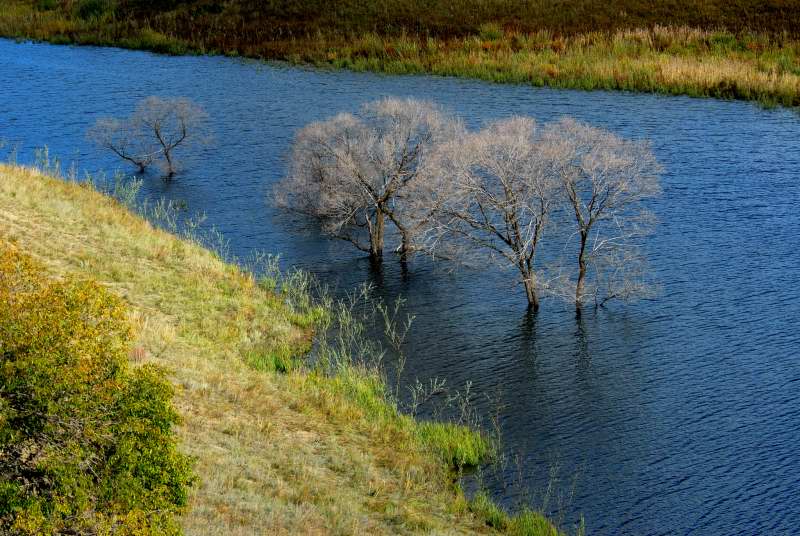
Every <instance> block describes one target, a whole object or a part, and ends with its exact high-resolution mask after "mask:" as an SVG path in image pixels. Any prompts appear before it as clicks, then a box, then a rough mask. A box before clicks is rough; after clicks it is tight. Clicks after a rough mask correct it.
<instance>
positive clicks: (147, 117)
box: [89, 97, 208, 178]
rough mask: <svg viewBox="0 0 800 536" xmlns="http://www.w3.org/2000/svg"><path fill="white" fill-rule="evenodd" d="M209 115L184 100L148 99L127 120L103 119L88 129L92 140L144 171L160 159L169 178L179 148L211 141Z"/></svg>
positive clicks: (176, 165)
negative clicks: (209, 136)
mask: <svg viewBox="0 0 800 536" xmlns="http://www.w3.org/2000/svg"><path fill="white" fill-rule="evenodd" d="M207 118H208V115H207V114H206V113H205V111H203V109H202V108H201V107H200V106H198V105H197V104H195V103H193V102H192V101H190V100H188V99H184V98H175V99H162V98H160V97H147V98H146V99H144V100H143V101H141V102H140V103H139V104H138V105H137V107H136V110H135V111H134V113H133V114H132V115H131V116H130V117H128V118H125V119H114V118H102V119H100V120H98V121H97V122H96V123H95V125H94V126H93V127H92V128H91V129H90V130H89V138H90V139H91V140H93V141H94V142H95V143H97V144H98V145H100V146H101V147H105V148H107V149H109V150H111V151H112V152H113V153H114V154H116V155H117V156H119V157H120V158H122V159H124V160H127V161H129V162H131V163H133V164H134V165H136V166H137V167H138V168H139V171H140V172H144V170H145V168H147V167H148V166H150V165H151V164H152V163H153V162H155V161H156V160H158V159H161V160H162V162H163V168H164V173H165V174H166V177H168V178H171V177H173V176H175V173H176V172H177V170H178V163H177V160H176V157H175V152H176V150H177V149H178V148H179V147H186V146H188V145H191V144H197V143H202V142H205V141H206V140H207V139H208V135H207V129H206V120H207Z"/></svg>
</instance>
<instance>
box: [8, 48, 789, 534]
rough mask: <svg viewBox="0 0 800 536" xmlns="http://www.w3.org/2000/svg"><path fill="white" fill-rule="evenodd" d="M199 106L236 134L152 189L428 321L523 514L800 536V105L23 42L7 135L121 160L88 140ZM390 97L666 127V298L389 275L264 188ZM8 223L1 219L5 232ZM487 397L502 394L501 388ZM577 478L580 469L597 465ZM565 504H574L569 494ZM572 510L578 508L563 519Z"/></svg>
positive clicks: (485, 111)
mask: <svg viewBox="0 0 800 536" xmlns="http://www.w3.org/2000/svg"><path fill="white" fill-rule="evenodd" d="M153 94H155V95H162V96H187V97H190V98H192V99H194V100H195V101H197V102H198V103H200V104H201V105H202V106H204V107H205V108H206V110H207V111H208V112H209V114H210V115H211V117H212V126H213V130H214V134H215V138H216V142H215V143H214V144H213V145H211V146H209V147H206V148H202V149H200V150H198V151H196V152H194V153H193V154H189V155H187V158H186V159H185V163H186V171H185V172H184V173H183V174H181V175H180V176H179V177H178V178H177V179H176V180H174V181H172V182H170V183H165V182H163V181H161V180H160V179H159V178H158V177H157V176H155V175H153V176H146V177H144V181H145V182H144V190H143V192H144V194H145V195H146V196H147V197H149V198H154V199H155V198H159V197H161V196H166V197H168V198H171V199H175V200H179V201H183V202H185V203H186V204H187V206H188V207H189V210H191V211H202V212H205V213H206V215H207V217H208V220H207V221H208V223H209V224H213V225H215V226H216V227H217V228H219V229H220V230H221V231H222V233H223V234H224V235H225V236H226V238H227V239H229V240H230V246H231V249H232V252H233V253H234V254H236V255H238V256H240V257H246V256H247V255H248V254H249V253H250V252H252V251H254V250H265V251H270V252H275V253H280V254H281V256H282V260H283V263H284V264H285V265H286V266H299V267H302V268H305V269H308V270H310V271H312V272H314V273H316V274H317V275H318V276H319V277H320V278H321V279H322V280H323V281H325V282H327V283H330V284H331V285H333V286H335V288H337V289H339V290H340V291H341V292H344V291H346V290H347V289H350V288H353V287H355V286H356V285H358V284H359V283H361V282H362V281H370V282H372V283H374V284H375V285H376V289H377V290H376V291H377V293H378V294H379V295H380V296H381V297H383V298H385V299H387V300H392V299H393V298H394V297H396V296H399V295H402V296H403V297H405V298H406V299H407V309H408V311H409V312H411V313H413V314H415V315H416V320H415V322H414V325H413V328H412V330H411V333H410V338H409V341H408V345H407V354H408V363H407V365H406V373H405V377H406V379H410V378H412V377H414V376H418V377H420V378H423V379H427V378H431V377H434V376H436V377H440V378H444V379H446V380H447V383H448V385H449V386H451V387H456V388H457V387H463V385H464V384H465V383H466V382H468V381H471V382H472V392H473V393H477V395H478V396H477V397H476V403H477V405H478V409H479V410H480V411H481V412H482V414H483V415H484V417H485V418H487V419H488V418H490V416H492V415H494V414H496V415H497V418H498V421H499V423H500V428H501V430H502V433H503V445H504V449H505V451H506V453H507V454H508V456H509V458H511V459H512V460H514V461H513V462H512V463H509V464H508V465H507V466H506V467H505V469H504V470H503V471H501V472H500V474H493V473H491V472H490V473H489V474H487V475H486V477H485V481H486V485H487V486H489V488H490V490H491V491H492V493H493V495H494V497H495V498H496V499H498V500H499V501H501V502H502V503H503V504H504V505H506V506H508V507H509V508H513V507H514V506H515V505H517V504H519V503H520V502H530V503H532V504H533V505H534V506H541V504H542V501H543V499H542V490H544V489H545V488H546V487H547V485H548V482H549V481H550V480H551V476H550V474H551V472H552V467H554V466H556V465H557V466H558V478H559V479H560V480H559V481H558V482H556V486H555V487H556V490H557V494H561V493H569V491H570V488H571V486H572V483H573V480H575V488H574V490H575V491H574V496H573V497H572V499H571V500H565V501H559V500H557V498H556V497H552V498H551V499H550V500H549V501H548V502H547V505H546V507H547V508H546V509H547V510H548V512H549V513H550V514H551V515H554V516H558V515H561V514H563V515H564V516H565V519H567V520H568V522H572V521H574V520H575V518H576V516H577V515H578V514H579V513H582V514H583V515H584V516H585V518H586V522H587V526H588V529H589V533H590V534H689V533H691V534H709V535H724V534H792V533H793V532H794V531H796V530H797V529H796V527H797V526H798V523H800V500H798V498H800V497H799V495H798V491H797V490H798V489H800V456H798V447H797V445H798V442H800V360H799V359H798V354H799V353H800V352H798V348H800V335H798V330H797V326H798V325H800V285H798V282H799V281H800V268H798V266H797V262H796V252H797V250H798V248H800V238H798V235H797V228H798V224H800V212H798V208H797V207H798V206H800V117H798V115H797V114H796V113H794V112H791V111H788V110H782V109H777V110H763V109H760V108H758V107H756V106H754V105H751V104H747V103H740V102H720V101H714V100H701V99H690V98H683V97H660V96H651V95H633V94H626V93H606V92H596V93H585V92H575V91H558V90H548V89H534V88H530V87H525V86H502V85H492V84H485V83H480V82H473V81H467V80H457V79H447V78H436V77H417V76H415V77H391V76H382V75H374V74H356V73H349V72H332V71H318V70H314V69H301V68H291V67H286V66H282V65H265V64H260V63H257V62H250V61H238V60H231V59H225V58H209V57H163V56H156V55H152V54H148V53H142V52H130V51H122V50H117V49H98V48H75V47H56V46H51V45H41V44H16V43H14V42H11V41H6V40H0V138H5V139H6V140H8V141H10V142H12V143H17V144H18V145H19V149H18V150H19V155H20V160H30V159H31V155H32V154H33V148H34V147H37V146H42V145H45V144H47V145H49V147H50V152H51V154H52V155H58V156H60V157H61V159H62V160H63V161H64V163H65V165H68V164H69V163H70V162H72V161H74V162H75V163H76V165H77V166H78V168H80V169H87V170H89V171H92V172H97V171H100V170H104V171H106V172H109V173H110V172H112V171H113V170H114V169H115V168H118V167H121V166H120V164H119V163H118V162H117V161H115V160H113V159H112V158H110V157H109V156H108V155H106V154H104V153H102V152H100V151H99V150H98V149H96V148H94V147H92V146H91V145H90V144H89V143H88V142H87V141H86V139H85V131H86V129H87V128H88V127H89V126H90V125H91V124H92V123H93V122H94V120H95V119H96V118H97V117H99V116H102V115H124V114H127V113H128V112H129V111H130V110H131V109H132V108H133V106H134V105H135V103H136V102H137V101H138V100H140V99H141V98H143V97H146V96H149V95H153ZM387 95H395V96H414V97H418V98H426V99H431V100H434V101H436V102H438V103H440V104H442V105H443V106H445V107H448V108H450V109H452V110H454V111H456V112H457V113H459V114H460V115H462V116H463V117H464V118H465V120H467V121H468V122H469V123H470V124H471V125H473V126H478V125H480V124H481V123H482V122H484V121H486V120H489V119H494V118H497V117H505V116H509V115H512V114H519V113H522V114H528V115H531V116H534V117H536V118H537V119H539V120H542V121H546V120H550V119H554V118H558V117H561V116H563V115H571V116H574V117H576V118H579V119H581V120H584V121H588V122H591V123H593V124H596V125H598V126H602V127H605V128H608V129H611V130H613V131H614V132H616V133H618V134H620V135H623V136H626V137H631V138H648V139H651V140H652V142H653V148H654V151H655V153H656V155H657V156H658V157H659V159H660V161H661V162H662V163H663V164H664V166H665V168H666V172H665V174H664V177H663V186H664V196H663V198H661V199H660V200H658V202H656V203H655V204H654V205H653V209H654V210H655V211H656V213H657V214H658V216H659V218H660V220H661V224H660V226H659V227H658V231H657V233H656V235H655V236H654V238H653V240H652V243H651V246H650V252H651V260H652V265H653V267H654V270H655V271H656V273H657V276H658V279H659V280H660V282H661V284H662V285H663V292H662V295H661V296H660V297H659V298H658V299H656V300H653V301H647V302H643V303H639V304H636V305H633V306H619V305H615V306H613V307H610V308H608V309H603V310H599V311H589V312H587V314H584V316H583V318H582V319H581V320H580V321H576V319H575V315H574V312H573V311H572V310H571V308H570V307H569V306H568V305H564V304H561V303H558V302H546V303H545V304H544V306H543V310H542V311H541V312H540V314H539V315H538V316H537V317H531V316H530V315H528V314H526V308H525V300H524V296H523V294H522V293H521V291H520V289H518V288H514V287H513V286H512V285H511V284H510V281H511V277H512V274H509V273H502V272H499V271H496V270H489V271H488V272H482V273H477V272H474V271H469V270H460V271H456V272H455V273H448V272H447V271H445V270H441V269H435V268H433V267H431V266H430V264H429V263H427V262H416V263H414V264H412V266H411V269H410V272H409V273H407V274H404V273H403V272H402V271H401V269H400V266H399V263H397V262H394V260H392V259H388V260H387V262H386V263H385V266H384V267H383V270H382V271H381V272H375V271H374V270H372V269H371V266H370V263H369V262H368V261H367V260H366V259H364V258H363V257H362V256H361V255H360V254H359V253H358V252H355V251H353V250H352V249H350V248H349V247H348V246H347V244H346V243H343V242H336V241H329V240H325V239H323V238H321V237H319V236H317V235H315V234H314V233H312V232H303V231H302V230H300V229H299V228H298V227H297V225H296V224H295V223H294V222H292V221H291V220H290V219H287V218H285V217H282V216H281V215H280V214H278V213H277V212H276V211H275V210H274V209H273V208H271V207H270V206H269V205H268V204H267V203H266V201H265V197H266V194H267V192H268V191H269V189H270V186H271V184H273V183H274V182H275V181H276V180H278V179H279V178H280V177H281V175H282V174H283V172H284V170H285V157H286V151H287V149H288V146H289V143H290V141H291V138H292V136H293V134H294V132H295V131H296V129H297V128H299V127H302V126H303V125H305V124H306V123H308V122H309V121H312V120H315V119H320V118H324V117H327V116H329V115H332V114H334V113H336V112H339V111H347V110H355V109H356V108H357V107H358V106H359V105H360V104H361V103H363V102H365V101H369V100H372V99H375V98H379V97H382V96H387ZM1 228H2V222H0V229H1ZM484 395H488V397H489V398H491V400H488V399H487V397H486V396H484ZM574 477H577V478H574ZM560 502H563V504H559V503H560ZM559 510H560V511H559Z"/></svg>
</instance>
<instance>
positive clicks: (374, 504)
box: [0, 165, 491, 535]
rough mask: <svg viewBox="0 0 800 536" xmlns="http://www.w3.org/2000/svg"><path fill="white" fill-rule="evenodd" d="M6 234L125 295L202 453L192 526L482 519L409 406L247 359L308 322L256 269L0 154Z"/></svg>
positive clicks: (297, 335) (251, 528)
mask: <svg viewBox="0 0 800 536" xmlns="http://www.w3.org/2000/svg"><path fill="white" fill-rule="evenodd" d="M0 240H5V241H9V242H12V243H15V244H17V245H18V246H19V247H20V248H22V249H23V250H24V251H25V252H27V253H28V254H30V255H32V256H34V257H35V258H37V259H39V261H41V262H42V263H44V264H45V265H46V266H47V268H48V269H49V271H51V272H52V274H53V275H55V276H59V275H66V274H74V275H77V276H80V277H90V278H93V279H95V280H97V281H99V282H101V283H103V284H105V285H107V286H108V287H110V288H111V289H113V291H114V292H116V293H118V294H119V295H121V296H123V297H124V298H125V300H126V301H127V302H129V304H130V310H131V311H132V313H131V315H132V317H133V321H134V324H135V325H136V327H137V329H138V340H137V342H136V346H135V348H134V349H133V351H132V352H131V359H132V360H133V361H135V362H153V363H157V364H159V365H161V366H163V367H166V368H167V369H168V371H169V373H170V378H171V379H172V381H173V382H174V383H175V384H176V385H177V386H178V394H177V397H176V404H177V405H178V407H179V410H180V412H181V414H182V415H183V418H184V423H183V425H182V426H181V428H180V431H179V433H180V437H181V440H182V445H183V449H184V450H185V452H187V453H189V454H191V455H192V456H194V457H195V458H196V459H197V466H196V471H197V474H198V476H199V483H198V484H197V485H196V487H195V488H194V489H193V491H192V498H191V508H190V510H189V511H188V513H187V514H186V516H185V518H184V519H183V521H182V524H183V526H184V528H185V531H186V533H187V534H227V535H238V534H413V533H428V534H429V533H434V534H467V533H476V532H477V533H487V532H491V530H490V529H489V528H487V526H486V524H485V522H483V521H481V520H479V519H478V518H477V517H476V516H475V515H474V514H472V513H471V512H470V509H469V506H468V504H467V502H466V501H465V500H464V498H463V496H462V495H461V494H460V492H458V491H457V489H456V488H455V487H454V486H453V485H452V482H451V479H452V475H451V474H450V473H449V471H448V469H447V468H446V467H444V464H443V463H442V462H441V460H440V459H438V458H437V457H436V456H435V455H434V454H433V453H431V452H429V451H428V450H427V449H426V448H424V446H422V445H421V444H420V442H419V440H418V439H417V435H416V434H415V432H414V430H415V426H418V425H416V424H415V423H414V422H413V421H412V420H411V419H409V418H407V417H404V416H398V415H389V416H387V417H385V418H374V416H372V417H371V416H370V415H368V414H367V412H366V410H365V409H364V408H363V405H359V404H358V403H356V401H355V400H353V399H352V398H351V397H348V396H346V395H345V393H346V391H347V387H348V386H347V385H345V384H346V383H347V379H346V378H337V377H334V378H330V377H325V376H322V375H319V374H316V373H312V372H308V371H306V372H303V371H302V370H297V371H294V372H290V373H288V374H278V373H269V372H258V371H255V370H253V369H251V368H249V367H248V366H246V364H245V363H244V360H243V359H242V355H241V354H242V352H243V351H244V350H246V349H250V348H253V347H254V345H255V346H257V347H259V348H262V349H263V351H267V352H275V353H277V354H281V353H286V352H290V351H298V350H300V349H303V348H305V347H306V345H307V344H308V337H309V333H308V332H307V331H306V330H304V329H303V328H302V327H301V326H299V325H297V324H295V323H293V321H292V319H293V318H294V317H293V315H292V313H290V312H289V311H287V310H286V309H285V308H284V306H283V305H282V304H281V302H280V301H278V300H277V299H276V298H275V296H273V295H272V294H269V293H267V292H265V291H264V290H262V289H261V288H260V287H259V286H258V285H257V284H256V283H255V282H254V281H253V279H252V277H251V276H250V275H248V274H246V273H243V272H241V271H240V270H239V269H238V268H236V267H234V266H231V265H228V264H225V263H223V262H221V261H220V260H219V259H218V258H217V257H216V256H215V255H214V254H212V253H210V252H209V251H206V250H204V249H202V248H200V247H198V246H196V245H194V244H191V243H188V242H185V241H181V240H180V239H178V238H176V237H174V236H172V235H169V234H167V233H164V232H162V231H160V230H156V229H154V228H153V227H152V226H151V225H150V224H148V223H147V222H146V221H144V220H142V219H141V218H140V217H138V216H136V215H134V214H132V213H130V212H128V211H127V210H125V209H124V208H122V207H121V206H120V205H119V204H118V203H116V202H115V201H113V200H112V199H110V198H107V197H104V196H102V195H100V194H98V193H97V192H95V191H93V190H92V189H91V188H89V187H86V186H81V185H78V184H74V183H67V182H64V181H61V180H58V179H54V178H51V177H45V176H43V175H41V174H40V173H38V172H36V171H34V170H31V169H27V168H21V167H10V166H4V165H0Z"/></svg>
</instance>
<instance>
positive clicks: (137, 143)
mask: <svg viewBox="0 0 800 536" xmlns="http://www.w3.org/2000/svg"><path fill="white" fill-rule="evenodd" d="M87 136H88V138H89V139H90V140H92V141H93V142H94V143H96V144H97V145H99V146H100V147H103V148H105V149H108V150H110V151H111V152H113V153H114V154H116V155H117V156H118V157H120V158H122V159H123V160H127V161H128V162H130V163H131V164H133V165H135V166H136V167H137V168H138V169H139V173H144V171H145V169H146V168H147V167H148V166H150V164H152V163H153V160H155V158H156V157H157V156H158V148H157V147H155V146H154V144H153V142H152V140H150V139H148V138H146V137H144V136H143V135H142V132H141V131H139V130H138V129H136V128H134V125H133V123H132V122H131V121H129V120H125V121H121V120H119V119H115V118H113V117H104V118H101V119H98V120H97V122H96V123H95V124H94V126H92V128H91V129H89V132H88V135H87Z"/></svg>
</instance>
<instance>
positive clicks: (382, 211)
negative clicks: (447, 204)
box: [274, 98, 462, 260]
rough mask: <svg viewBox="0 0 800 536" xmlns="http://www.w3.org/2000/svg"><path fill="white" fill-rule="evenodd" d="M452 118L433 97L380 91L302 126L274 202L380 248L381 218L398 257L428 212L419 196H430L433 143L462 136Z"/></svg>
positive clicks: (374, 252) (377, 252)
mask: <svg viewBox="0 0 800 536" xmlns="http://www.w3.org/2000/svg"><path fill="white" fill-rule="evenodd" d="M461 132H462V128H461V125H460V123H459V122H458V121H456V120H455V119H453V118H452V117H451V116H449V115H448V114H446V113H444V112H443V111H441V110H440V109H439V108H438V107H436V106H435V105H433V104H431V103H428V102H423V101H418V100H414V99H397V98H387V99H383V100H380V101H377V102H372V103H368V104H366V105H364V106H363V107H362V109H361V111H360V113H359V114H358V115H354V114H350V113H342V114H339V115H337V116H335V117H333V118H331V119H328V120H326V121H321V122H316V123H312V124H310V125H308V126H307V127H305V128H304V129H302V130H301V131H300V132H299V133H298V135H297V137H296V139H295V142H294V145H293V147H292V152H291V162H290V169H289V173H288V175H287V177H286V178H285V179H284V180H282V181H281V182H280V183H279V184H278V185H277V186H276V188H275V190H274V197H275V200H276V201H277V203H278V204H279V205H280V206H283V207H286V208H289V209H292V210H295V211H298V212H301V213H303V214H305V215H307V216H310V217H311V218H313V219H314V220H316V221H317V222H319V223H320V224H321V226H322V228H323V230H324V231H326V232H327V233H328V234H329V235H331V236H334V237H337V238H340V239H343V240H347V241H349V242H351V243H352V244H354V245H355V246H356V247H357V248H358V249H360V250H362V251H365V252H368V253H369V255H370V257H371V258H372V259H373V260H380V259H381V258H382V256H383V251H384V242H385V237H386V226H387V220H388V221H389V222H391V223H392V224H393V225H394V226H395V227H396V229H397V231H398V234H399V236H400V244H399V245H398V252H399V253H400V256H401V259H403V260H405V259H407V257H408V256H409V254H410V253H411V252H412V250H413V244H414V236H415V234H416V233H417V232H418V231H419V229H420V228H421V227H422V225H423V224H424V222H425V221H427V219H428V218H429V217H430V211H431V205H430V203H421V202H420V198H421V197H424V196H437V195H438V194H439V189H438V188H437V187H436V186H435V184H434V181H436V180H437V179H438V178H439V177H438V176H436V175H434V174H432V173H431V172H430V171H429V170H428V169H427V166H428V160H429V158H428V156H429V152H430V151H431V149H432V148H433V147H435V146H436V145H438V144H440V143H445V142H446V141H448V140H450V139H454V138H458V137H460V136H461Z"/></svg>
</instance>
